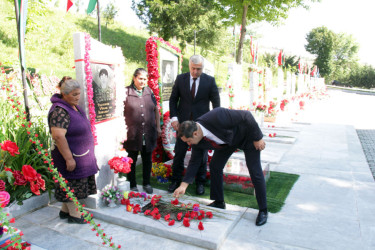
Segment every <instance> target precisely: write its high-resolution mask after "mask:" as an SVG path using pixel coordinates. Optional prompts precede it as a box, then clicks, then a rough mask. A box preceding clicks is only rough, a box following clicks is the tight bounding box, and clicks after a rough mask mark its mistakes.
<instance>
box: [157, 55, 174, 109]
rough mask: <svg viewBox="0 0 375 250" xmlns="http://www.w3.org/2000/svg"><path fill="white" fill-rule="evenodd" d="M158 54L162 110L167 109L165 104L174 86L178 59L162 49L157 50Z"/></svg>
mask: <svg viewBox="0 0 375 250" xmlns="http://www.w3.org/2000/svg"><path fill="white" fill-rule="evenodd" d="M159 52H160V61H159V67H160V70H161V72H160V76H161V77H160V81H161V83H162V88H161V89H162V92H161V96H162V99H163V109H164V106H165V107H168V105H164V104H166V103H165V102H168V101H169V98H170V96H171V93H172V88H173V84H174V80H175V79H176V76H177V72H178V57H177V55H176V54H173V53H172V52H170V51H168V50H166V49H164V48H159Z"/></svg>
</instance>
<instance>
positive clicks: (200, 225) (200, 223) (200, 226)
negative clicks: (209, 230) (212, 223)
mask: <svg viewBox="0 0 375 250" xmlns="http://www.w3.org/2000/svg"><path fill="white" fill-rule="evenodd" d="M198 229H199V230H201V231H202V230H204V227H203V223H202V222H201V221H200V222H199V224H198Z"/></svg>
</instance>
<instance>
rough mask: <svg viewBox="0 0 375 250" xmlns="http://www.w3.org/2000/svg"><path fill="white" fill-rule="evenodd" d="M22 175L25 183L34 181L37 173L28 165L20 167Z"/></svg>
mask: <svg viewBox="0 0 375 250" xmlns="http://www.w3.org/2000/svg"><path fill="white" fill-rule="evenodd" d="M22 173H23V176H24V177H25V179H26V180H27V181H35V180H36V178H37V172H36V171H35V169H34V168H33V167H32V166H30V165H23V166H22Z"/></svg>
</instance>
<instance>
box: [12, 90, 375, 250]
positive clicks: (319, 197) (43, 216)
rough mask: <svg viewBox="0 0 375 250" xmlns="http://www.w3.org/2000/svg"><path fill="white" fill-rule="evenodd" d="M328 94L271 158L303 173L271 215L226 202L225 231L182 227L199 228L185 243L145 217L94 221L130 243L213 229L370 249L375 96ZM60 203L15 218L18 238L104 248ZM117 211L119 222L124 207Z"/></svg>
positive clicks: (273, 241)
mask: <svg viewBox="0 0 375 250" xmlns="http://www.w3.org/2000/svg"><path fill="white" fill-rule="evenodd" d="M328 93H329V94H330V96H331V97H330V98H329V99H326V100H321V101H317V102H314V103H313V104H312V105H308V106H307V107H306V110H305V112H304V113H303V114H301V116H300V121H301V123H299V124H298V128H299V129H300V133H299V134H298V138H297V139H296V141H295V143H294V144H293V145H292V146H291V147H290V148H289V149H288V150H287V151H286V152H285V154H284V155H283V157H282V158H281V160H280V161H279V162H278V163H277V164H271V170H272V171H279V172H286V173H293V174H298V175H299V176H300V177H299V179H298V180H297V182H296V183H295V185H294V186H293V188H292V190H291V191H290V193H289V196H288V197H287V199H286V201H285V205H284V207H283V208H282V210H281V211H280V212H278V213H275V214H270V215H269V219H268V222H267V224H265V225H264V226H261V227H256V226H255V225H254V222H255V218H256V216H257V210H255V209H251V208H239V207H236V206H231V205H228V206H227V210H226V211H227V212H228V213H229V212H231V213H233V223H232V224H231V226H230V227H228V230H227V231H226V233H222V232H221V231H220V228H221V227H222V225H221V224H220V223H219V222H217V223H216V224H215V225H214V226H211V227H210V226H209V225H207V227H206V229H205V230H204V231H202V232H197V230H193V229H192V230H190V231H186V232H187V233H186V235H185V236H186V238H189V237H191V235H192V234H194V235H198V236H197V237H196V238H195V242H190V243H186V242H184V241H183V240H182V238H184V237H185V236H184V235H183V234H182V235H181V240H180V239H176V238H173V237H172V236H173V235H175V234H177V233H180V231H183V230H184V229H183V228H178V229H170V228H168V227H166V228H167V229H165V230H164V229H163V226H159V227H158V229H157V230H156V229H152V230H151V229H150V227H149V225H150V223H153V222H148V223H145V224H144V226H143V227H139V228H138V229H137V230H134V229H131V225H130V224H125V225H129V226H119V225H118V224H116V223H115V221H113V220H112V221H105V220H103V218H105V217H103V216H102V217H100V216H98V217H97V218H98V219H95V220H96V221H97V222H98V223H101V224H102V227H103V229H104V231H105V232H106V234H107V235H111V236H113V240H114V242H115V243H118V244H121V245H122V248H127V249H202V248H208V247H205V245H203V244H202V245H199V242H200V241H202V242H203V240H204V239H205V237H206V235H209V236H212V235H213V236H215V234H217V232H220V234H217V236H216V238H217V239H216V241H215V237H213V239H214V240H212V241H211V243H215V244H213V245H212V244H211V245H210V247H209V248H211V249H221V250H233V249H375V238H374V237H373V236H374V235H375V215H374V211H375V202H374V200H375V182H374V178H373V174H372V173H371V171H370V168H369V163H370V160H369V153H367V151H366V148H369V149H371V148H372V150H373V149H374V139H375V138H374V137H375V133H374V131H375V123H374V120H375V116H374V115H373V112H372V107H373V106H374V104H375V95H367V94H366V95H364V94H360V93H352V92H346V91H345V90H329V91H328ZM290 126H293V124H291V125H290ZM295 126H297V124H295ZM367 141H370V142H367ZM366 157H367V159H366ZM157 192H158V191H157ZM207 203H208V202H206V203H204V204H207ZM58 206H59V204H57V203H55V204H51V205H49V206H47V207H44V208H41V209H39V210H36V211H34V212H32V213H28V214H25V215H23V216H21V217H20V218H18V219H17V220H16V225H15V226H16V227H19V228H20V229H21V230H22V231H23V232H24V236H23V239H25V240H27V241H29V242H31V243H33V244H34V246H33V247H32V249H33V250H34V249H38V247H37V246H39V247H40V248H42V249H105V248H104V247H103V246H102V245H101V242H100V240H99V238H98V237H96V236H95V232H92V231H91V228H90V227H89V226H88V225H74V224H73V225H72V224H68V223H67V222H66V221H64V220H60V219H59V218H58V209H59V208H58ZM123 213H126V212H125V211H124V212H123ZM217 213H219V212H217ZM119 214H120V215H119V217H117V220H119V221H120V220H121V219H122V216H121V211H119ZM238 214H240V215H239V216H238ZM127 216H130V213H128V214H127ZM124 217H125V216H124ZM99 218H100V219H99ZM153 228H155V227H153ZM153 230H156V231H153ZM160 230H164V231H165V232H166V233H164V234H161V231H160ZM212 246H214V247H212Z"/></svg>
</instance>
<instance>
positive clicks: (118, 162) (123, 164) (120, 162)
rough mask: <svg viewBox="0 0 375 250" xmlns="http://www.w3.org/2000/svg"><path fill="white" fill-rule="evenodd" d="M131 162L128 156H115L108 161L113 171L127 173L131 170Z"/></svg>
mask: <svg viewBox="0 0 375 250" xmlns="http://www.w3.org/2000/svg"><path fill="white" fill-rule="evenodd" d="M132 163H133V160H132V158H130V157H119V156H115V157H113V158H112V159H110V160H109V161H108V165H109V167H110V169H113V171H114V173H115V174H117V173H123V174H127V173H129V172H130V170H131V164H132Z"/></svg>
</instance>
